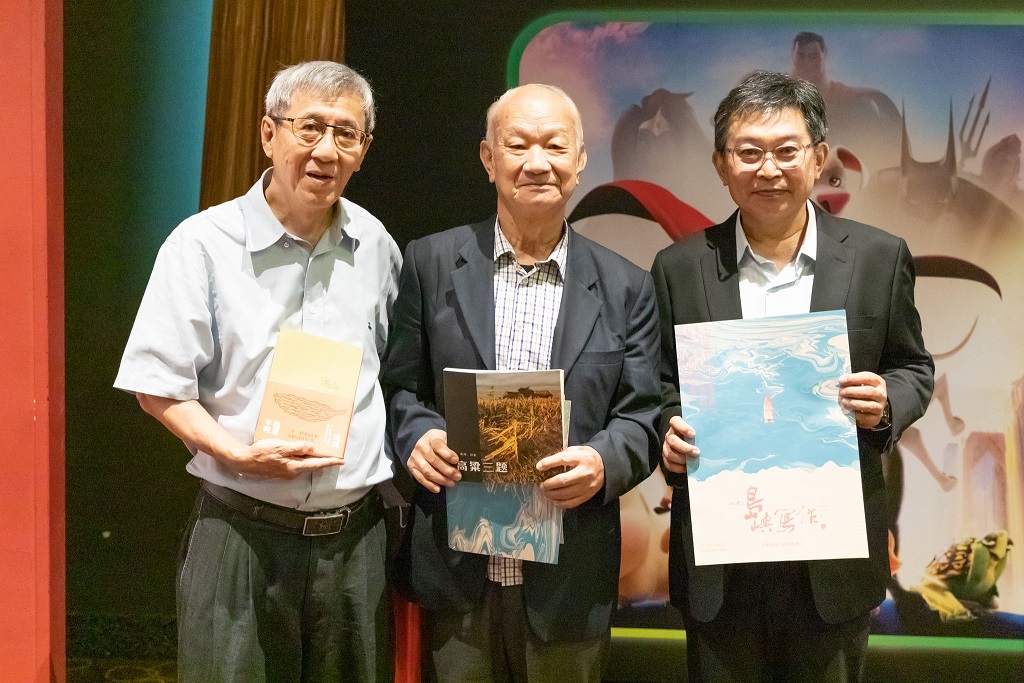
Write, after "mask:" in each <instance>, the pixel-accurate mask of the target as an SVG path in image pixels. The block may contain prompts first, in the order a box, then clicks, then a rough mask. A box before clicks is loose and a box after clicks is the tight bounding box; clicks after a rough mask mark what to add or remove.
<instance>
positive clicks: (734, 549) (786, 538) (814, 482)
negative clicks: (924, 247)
mask: <svg viewBox="0 0 1024 683" xmlns="http://www.w3.org/2000/svg"><path fill="white" fill-rule="evenodd" d="M675 331H676V353H677V355H678V361H679V395H680V400H681V404H682V417H683V419H684V420H685V421H686V422H688V423H689V424H690V425H691V426H692V427H693V428H694V429H695V430H696V434H697V436H696V443H697V446H698V447H699V448H700V451H701V455H700V457H699V459H698V460H697V462H696V466H695V467H694V466H692V465H691V466H689V467H688V471H687V477H688V487H689V493H690V506H691V508H690V509H691V518H692V525H693V544H694V554H695V558H696V564H697V565H706V564H729V563H735V562H775V561H784V560H824V559H835V558H842V557H867V554H868V548H867V533H866V530H865V525H864V501H863V498H862V493H861V482H860V460H859V452H858V448H857V428H856V423H855V422H854V418H853V416H852V415H849V414H846V413H844V412H843V411H842V409H840V407H839V403H838V396H839V382H838V380H839V377H840V376H841V375H842V374H844V373H848V372H850V358H849V355H850V354H849V344H848V342H847V336H846V315H845V313H843V312H842V311H830V312H825V313H809V314H803V315H791V316H779V317H772V318H758V319H749V320H730V321H720V322H711V323H697V324H693V325H677V326H676V327H675Z"/></svg>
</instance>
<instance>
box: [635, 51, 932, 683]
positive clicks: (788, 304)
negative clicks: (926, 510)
mask: <svg viewBox="0 0 1024 683" xmlns="http://www.w3.org/2000/svg"><path fill="white" fill-rule="evenodd" d="M825 133H826V125H825V105H824V102H823V101H822V98H821V94H820V93H819V92H818V91H817V89H815V87H814V86H813V85H812V84H810V83H808V82H806V81H801V80H799V79H795V78H792V77H789V76H785V75H783V74H776V73H770V72H763V71H759V72H756V73H755V74H753V75H752V76H750V77H749V78H748V79H747V80H745V81H744V82H743V83H742V84H740V85H739V86H737V87H736V88H734V89H733V90H732V91H731V92H730V93H729V94H728V95H727V96H726V98H725V99H724V100H722V103H721V104H720V105H719V107H718V111H717V113H716V114H715V152H714V155H713V162H714V164H715V169H716V170H717V171H718V175H719V177H720V178H721V180H722V183H723V184H724V185H725V186H726V187H728V188H729V194H730V195H731V197H732V198H733V201H735V202H736V205H737V206H738V207H739V210H738V211H737V212H736V213H734V214H733V215H732V216H731V217H730V218H729V219H728V220H727V221H725V222H724V223H721V224H719V225H716V226H713V227H711V228H708V229H707V230H705V231H704V232H703V233H700V234H696V235H693V236H692V237H691V238H689V239H686V240H684V241H682V242H679V243H677V244H674V245H672V246H671V247H668V248H667V249H665V250H663V251H662V252H660V253H659V254H658V256H657V258H656V259H655V261H654V266H653V267H652V275H653V276H654V286H655V291H656V292H657V295H658V306H659V309H660V315H661V327H662V333H661V339H662V372H661V383H662V401H663V405H662V415H661V420H662V433H663V434H664V435H665V438H664V442H663V444H662V461H661V466H662V469H663V470H665V473H666V474H665V479H666V481H668V483H670V484H673V485H674V486H676V488H675V490H674V494H673V497H672V534H671V543H670V549H669V587H670V593H671V597H672V603H673V604H674V605H676V606H677V607H679V608H680V610H681V611H682V613H683V618H684V622H685V624H686V631H687V634H686V635H687V637H686V651H687V670H688V672H689V677H690V680H691V681H699V682H701V683H709V682H712V681H714V682H731V681H794V682H795V681H815V682H816V683H824V682H832V683H841V682H842V683H845V682H847V681H858V680H860V678H861V677H862V675H863V668H864V657H865V653H866V651H867V638H868V627H869V623H868V620H869V613H870V611H871V609H873V608H874V607H875V606H877V605H878V604H879V603H880V602H881V601H882V599H883V598H884V597H885V584H886V580H887V579H888V576H889V562H888V552H887V537H886V528H887V527H886V520H887V514H886V510H885V495H884V482H883V478H882V464H881V455H882V453H883V452H885V451H887V450H889V449H891V448H892V446H893V444H895V442H896V440H898V439H899V437H900V434H901V433H902V432H903V430H905V429H906V428H907V427H908V426H910V425H911V424H912V423H913V422H914V421H915V420H916V419H918V418H919V417H921V415H923V414H924V411H925V408H926V407H927V406H928V401H929V399H930V397H931V393H932V379H933V375H934V369H935V368H934V364H933V363H932V359H931V356H930V355H929V354H928V352H927V351H926V350H925V348H924V342H923V340H922V336H921V318H920V316H919V315H918V312H917V309H916V307H915V306H914V269H913V265H912V262H911V257H910V252H909V251H908V249H907V244H906V242H904V241H903V240H902V239H900V238H898V237H895V236H893V235H890V234H888V233H886V232H883V231H881V230H878V229H876V228H872V227H870V226H867V225H863V224H860V223H855V222H853V221H848V220H844V219H841V218H837V217H834V216H831V215H829V214H827V213H825V212H824V211H822V210H820V209H819V208H818V207H816V206H814V205H813V204H812V203H811V202H810V201H809V200H808V198H809V197H810V193H811V189H812V187H813V186H814V182H815V180H816V179H817V178H818V176H820V174H821V171H822V168H823V165H824V162H825V157H826V155H827V153H828V144H827V143H826V142H825ZM838 309H845V311H846V318H847V327H848V330H849V341H850V356H851V365H852V368H853V372H852V373H850V374H847V375H844V376H842V377H839V378H838V382H839V402H840V405H841V406H842V407H843V408H845V409H847V410H850V411H852V412H853V414H854V415H855V416H856V421H857V427H858V442H859V446H860V470H861V478H862V482H863V489H864V510H865V515H866V523H867V532H868V548H869V553H870V557H868V558H862V559H844V560H830V561H818V562H777V563H757V564H734V565H724V566H723V565H705V566H699V567H698V566H695V564H694V560H693V545H692V544H693V537H692V533H691V529H690V524H691V520H690V514H691V511H690V507H689V498H688V494H687V488H686V482H687V480H686V463H687V461H688V460H691V459H694V458H696V457H697V456H698V455H700V450H699V449H698V448H697V446H696V445H695V444H694V438H695V436H697V435H695V433H694V430H693V428H692V427H691V426H690V425H688V424H686V422H684V421H683V420H682V418H681V417H680V400H679V385H678V374H677V369H676V367H677V366H676V351H675V337H674V335H673V333H672V330H673V326H674V325H677V324H682V323H695V322H707V321H711V320H734V319H737V318H761V317H765V316H776V315H787V314H796V313H807V312H810V311H829V310H838ZM740 428H742V427H737V429H740ZM705 457H711V458H713V457H714V454H711V453H708V454H705Z"/></svg>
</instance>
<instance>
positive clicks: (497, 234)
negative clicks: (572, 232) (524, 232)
mask: <svg viewBox="0 0 1024 683" xmlns="http://www.w3.org/2000/svg"><path fill="white" fill-rule="evenodd" d="M506 255H507V256H508V257H509V259H510V260H511V261H512V262H513V263H517V264H518V263H519V262H518V261H517V260H516V250H515V249H513V248H512V245H511V244H509V241H508V239H506V238H505V233H503V232H502V231H501V225H500V224H499V223H498V219H497V218H495V219H494V261H495V262H497V261H498V260H499V259H501V257H503V256H506ZM568 255H569V224H568V223H565V222H563V225H562V238H561V239H560V240H558V244H556V245H555V248H554V250H553V251H552V252H551V254H550V255H549V256H548V257H547V258H546V259H544V260H543V261H537V263H536V264H535V265H536V266H538V267H539V266H543V265H544V264H554V266H555V269H556V271H557V273H558V275H559V276H560V277H561V278H562V279H563V280H564V279H565V265H566V260H567V258H568Z"/></svg>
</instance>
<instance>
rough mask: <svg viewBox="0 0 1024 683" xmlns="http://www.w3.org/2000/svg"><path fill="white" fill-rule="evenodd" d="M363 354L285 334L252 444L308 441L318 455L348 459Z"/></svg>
mask: <svg viewBox="0 0 1024 683" xmlns="http://www.w3.org/2000/svg"><path fill="white" fill-rule="evenodd" d="M362 358H363V350H362V349H361V348H360V347H358V346H353V345H351V344H345V343H342V342H338V341H333V340H331V339H325V338H324V337H318V336H316V335H312V334H307V333H305V332H300V331H299V330H290V329H285V330H281V332H280V334H279V335H278V337H277V345H276V346H275V348H274V360H273V362H272V363H271V365H270V377H269V378H268V380H267V388H266V390H265V391H264V393H263V404H262V405H261V406H260V415H259V418H258V419H257V421H256V433H255V434H254V435H253V439H254V440H256V441H259V440H260V439H270V438H278V439H285V440H288V441H310V442H312V443H313V444H314V450H315V452H316V453H317V454H318V455H330V456H337V457H341V456H343V455H344V454H345V443H346V442H347V441H348V430H349V425H350V424H351V422H352V409H353V406H354V405H355V397H356V385H357V384H358V382H359V368H360V364H361V363H362Z"/></svg>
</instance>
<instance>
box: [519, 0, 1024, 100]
mask: <svg viewBox="0 0 1024 683" xmlns="http://www.w3.org/2000/svg"><path fill="white" fill-rule="evenodd" d="M751 20H757V21H758V22H760V23H762V24H782V23H795V22H814V23H818V24H844V25H850V24H879V23H893V22H894V21H896V22H899V23H901V24H904V25H917V26H920V25H936V24H938V25H949V26H958V25H962V26H968V25H971V26H1019V25H1022V24H1024V11H1022V12H1006V11H1000V10H992V11H978V12H953V11H947V12H941V11H927V10H922V11H900V12H883V11H879V10H851V11H848V12H828V11H825V10H814V11H811V10H803V11H789V10H775V11H754V10H721V11H715V10H659V9H649V10H561V11H558V12H552V13H550V14H545V15H543V16H541V17H538V18H537V19H534V20H533V21H531V22H530V23H529V24H527V25H526V27H525V28H524V29H523V30H522V31H520V32H519V34H518V35H517V36H516V38H515V40H514V41H513V42H512V47H511V49H510V50H509V53H508V65H507V66H506V69H505V80H506V82H507V87H509V88H514V87H515V86H517V85H519V62H520V61H522V59H523V52H525V51H526V46H527V45H528V44H529V43H530V41H531V40H533V39H534V38H535V37H537V34H538V33H540V32H541V31H543V30H544V29H546V28H548V27H549V26H554V25H555V24H560V23H563V22H567V21H575V22H580V23H594V24H597V23H604V22H608V21H631V22H632V21H643V22H659V21H660V22H675V23H683V22H686V23H692V24H711V23H716V24H722V23H736V24H738V23H747V22H750V21H751Z"/></svg>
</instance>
